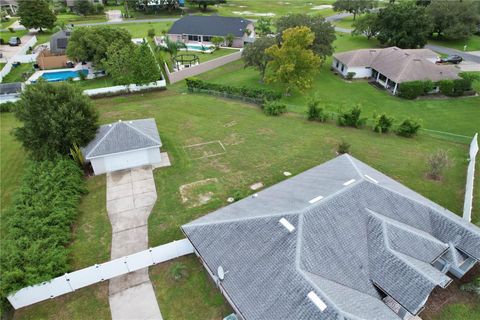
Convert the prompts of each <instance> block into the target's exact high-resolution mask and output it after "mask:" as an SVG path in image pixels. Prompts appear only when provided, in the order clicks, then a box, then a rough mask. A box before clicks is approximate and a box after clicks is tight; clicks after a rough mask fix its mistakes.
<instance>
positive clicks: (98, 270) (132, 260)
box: [8, 239, 194, 309]
mask: <svg viewBox="0 0 480 320" xmlns="http://www.w3.org/2000/svg"><path fill="white" fill-rule="evenodd" d="M193 252H194V249H193V246H192V244H191V243H190V241H188V239H182V240H178V241H173V242H170V243H167V244H164V245H161V246H158V247H155V248H150V249H147V250H145V251H141V252H137V253H134V254H132V255H129V256H125V257H121V258H118V259H115V260H111V261H108V262H105V263H102V264H96V265H94V266H90V267H88V268H84V269H80V270H78V271H74V272H72V273H66V274H65V275H63V276H60V277H57V278H55V279H52V280H50V281H47V282H43V283H41V284H38V285H33V286H30V287H26V288H23V289H20V290H19V291H17V292H15V293H14V294H11V295H9V296H8V301H10V303H11V304H12V306H13V307H14V308H15V309H18V308H22V307H26V306H28V305H31V304H34V303H37V302H40V301H44V300H48V299H52V298H55V297H58V296H60V295H63V294H66V293H70V292H74V291H75V290H77V289H80V288H83V287H86V286H89V285H92V284H95V283H97V282H101V281H105V280H109V279H112V278H115V277H118V276H121V275H124V274H127V273H129V272H133V271H137V270H140V269H143V268H147V267H150V266H152V265H154V264H157V263H161V262H165V261H168V260H171V259H174V258H178V257H180V256H184V255H187V254H190V253H193Z"/></svg>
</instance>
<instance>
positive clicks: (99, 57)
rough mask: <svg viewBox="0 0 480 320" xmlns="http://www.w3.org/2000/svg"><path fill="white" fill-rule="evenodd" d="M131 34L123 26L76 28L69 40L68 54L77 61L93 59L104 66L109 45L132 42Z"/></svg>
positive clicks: (99, 65) (92, 60)
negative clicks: (103, 62)
mask: <svg viewBox="0 0 480 320" xmlns="http://www.w3.org/2000/svg"><path fill="white" fill-rule="evenodd" d="M131 42H132V41H131V36H130V33H128V31H127V30H125V29H123V28H110V27H106V26H95V27H82V28H75V29H74V30H73V32H72V35H71V36H70V39H69V40H68V45H67V52H66V54H67V56H68V57H69V58H70V59H73V60H75V61H91V62H92V63H93V64H94V65H95V66H97V67H100V68H101V67H102V61H104V59H105V58H106V53H107V49H108V47H110V45H112V44H113V43H118V44H119V45H122V44H123V45H125V46H126V45H128V44H130V43H131Z"/></svg>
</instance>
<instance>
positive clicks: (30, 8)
mask: <svg viewBox="0 0 480 320" xmlns="http://www.w3.org/2000/svg"><path fill="white" fill-rule="evenodd" d="M17 14H18V16H19V17H20V24H22V25H23V26H25V27H26V28H28V29H30V28H33V29H40V31H42V29H43V28H46V29H51V28H53V27H54V26H55V21H56V20H57V17H56V16H55V14H54V13H53V11H52V10H50V7H49V5H48V2H47V1H45V0H20V1H19V2H18V11H17Z"/></svg>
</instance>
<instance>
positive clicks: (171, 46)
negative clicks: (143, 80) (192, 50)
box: [157, 36, 187, 61]
mask: <svg viewBox="0 0 480 320" xmlns="http://www.w3.org/2000/svg"><path fill="white" fill-rule="evenodd" d="M164 44H165V45H163V46H158V47H157V50H158V51H163V52H168V53H169V54H170V59H171V60H172V61H173V58H175V56H176V55H177V53H178V51H179V50H180V49H187V45H186V44H185V43H183V42H181V41H173V40H170V37H168V36H166V37H165V38H164Z"/></svg>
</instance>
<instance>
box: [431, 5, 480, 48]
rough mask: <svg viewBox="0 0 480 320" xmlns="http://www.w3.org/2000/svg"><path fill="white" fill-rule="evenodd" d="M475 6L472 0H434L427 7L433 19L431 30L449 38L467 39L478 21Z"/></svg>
mask: <svg viewBox="0 0 480 320" xmlns="http://www.w3.org/2000/svg"><path fill="white" fill-rule="evenodd" d="M476 9H477V6H476V4H475V3H474V2H472V1H466V0H464V1H440V0H435V1H432V3H431V4H430V5H429V6H428V7H427V13H428V15H429V16H430V17H431V18H432V20H433V32H435V33H437V35H438V36H439V37H443V38H445V39H449V40H456V39H467V38H469V37H470V36H471V35H472V34H473V33H474V32H475V31H476V30H477V25H478V24H479V23H480V15H479V14H478V13H477V12H476V11H477V10H476Z"/></svg>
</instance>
